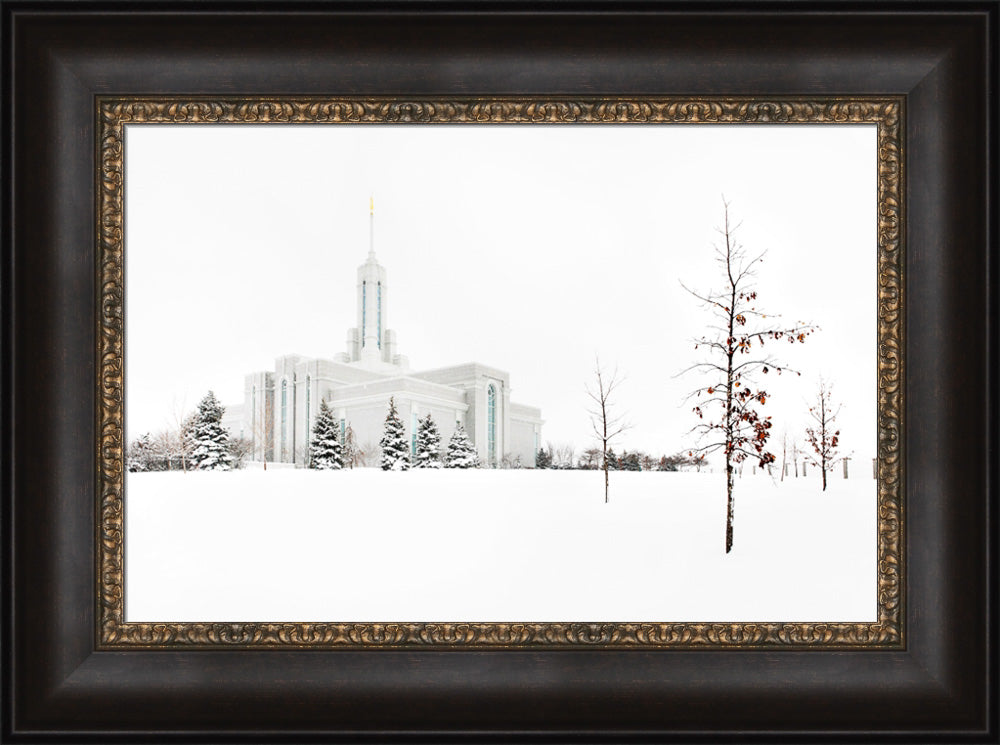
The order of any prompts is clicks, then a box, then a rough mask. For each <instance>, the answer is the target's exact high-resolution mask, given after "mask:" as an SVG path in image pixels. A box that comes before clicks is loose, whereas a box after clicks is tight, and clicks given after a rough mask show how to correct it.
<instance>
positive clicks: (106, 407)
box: [95, 97, 905, 649]
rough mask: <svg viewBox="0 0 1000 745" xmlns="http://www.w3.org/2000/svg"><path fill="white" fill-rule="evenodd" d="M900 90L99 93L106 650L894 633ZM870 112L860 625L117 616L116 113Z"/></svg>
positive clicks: (834, 644) (898, 642)
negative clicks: (870, 410)
mask: <svg viewBox="0 0 1000 745" xmlns="http://www.w3.org/2000/svg"><path fill="white" fill-rule="evenodd" d="M903 114H904V112H903V99H902V98H901V97H879V98H871V97H853V98H826V97H821V98H809V99H790V98H774V99H764V98H755V99H739V98H721V97H720V98H698V99H687V98H647V99H635V98H630V99H615V98H572V99H560V98H447V99H445V98H441V99H427V100H409V99H393V98H344V99H340V98H338V99H328V98H318V97H312V98H296V99H277V98H267V99H264V98H254V99H251V98H227V99H223V98H205V99H195V98H155V99H147V98H121V97H118V98H98V99H97V101H96V117H97V128H96V129H97V134H98V142H97V151H98V152H97V162H98V164H99V169H100V171H99V173H98V174H97V205H96V207H97V218H98V219H97V236H96V240H97V275H98V276H97V286H98V287H99V288H100V290H99V297H98V299H97V300H98V303H99V307H98V310H99V312H98V328H97V329H96V331H97V350H96V352H97V356H98V370H99V380H98V388H99V390H98V397H97V401H98V411H97V423H98V427H99V431H100V437H99V441H98V444H99V449H98V452H97V454H96V456H97V462H96V467H97V485H98V489H97V513H96V514H97V515H98V524H97V526H96V539H97V540H96V556H95V560H96V562H97V586H96V592H97V594H98V596H99V603H98V605H97V608H98V611H97V613H98V618H97V619H96V629H97V644H98V647H100V648H104V649H127V648H177V647H187V648H190V647H215V648H219V647H227V648H232V647H252V648H268V647H270V648H307V647H308V648H330V649H399V648H434V649H454V648H538V649H560V648H563V649H580V648H613V649H629V648H631V649H651V648H657V649H678V648H680V649H691V648H749V649H768V648H770V649H775V648H805V649H830V648H857V649H872V648H880V649H893V648H901V647H903V646H904V645H905V633H904V631H905V630H904V628H903V603H904V591H903V588H904V569H905V567H904V562H903V536H904V510H903V501H902V489H903V472H902V459H901V454H902V452H901V451H902V433H903V399H902V396H903V393H902V391H903V386H902V383H903V365H904V354H903V336H902V335H903V321H902V318H903V316H902V302H903V282H902V267H903V245H904V244H903V228H902V226H903V205H904V200H903V193H902V190H903V157H902V149H903V143H902V132H903ZM143 123H157V124H176V125H178V126H197V125H199V124H222V123H224V124H228V125H230V126H232V125H239V124H264V123H281V124H302V125H315V126H324V125H325V126H363V125H365V124H394V125H398V126H407V125H408V124H436V123H442V124H445V123H446V124H480V125H481V124H506V125H512V124H546V125H551V126H559V125H561V124H576V125H590V126H616V125H617V126H644V125H645V126H655V125H660V126H664V125H672V126H684V125H695V124H699V123H709V124H752V125H756V126H766V125H775V124H809V125H817V126H837V125H850V124H874V125H876V126H877V129H878V154H877V160H878V162H877V169H878V370H877V375H878V402H877V406H878V470H877V477H878V538H877V540H878V620H877V621H876V622H871V623H821V622H819V623H780V622H778V623H742V622H736V623H670V622H663V623H645V622H644V623H586V622H565V623H530V622H525V623H446V622H442V623H342V622H336V621H331V622H328V623H294V622H288V623H271V622H268V623H175V622H170V623H126V622H125V620H124V574H123V555H124V535H123V524H124V447H123V444H124V442H123V436H124V430H123V427H124V411H123V360H124V350H123V343H124V339H123V259H124V256H123V250H124V245H123V219H124V216H123V196H124V180H123V176H124V162H123V136H124V128H125V125H127V124H143Z"/></svg>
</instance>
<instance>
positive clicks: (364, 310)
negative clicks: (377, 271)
mask: <svg viewBox="0 0 1000 745" xmlns="http://www.w3.org/2000/svg"><path fill="white" fill-rule="evenodd" d="M367 335H368V282H366V281H365V280H361V346H362V347H363V346H364V345H365V337H366V336H367Z"/></svg>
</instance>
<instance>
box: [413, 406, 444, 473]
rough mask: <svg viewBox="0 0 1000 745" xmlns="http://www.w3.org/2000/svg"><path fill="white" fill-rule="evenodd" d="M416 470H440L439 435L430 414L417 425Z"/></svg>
mask: <svg viewBox="0 0 1000 745" xmlns="http://www.w3.org/2000/svg"><path fill="white" fill-rule="evenodd" d="M416 461H417V462H416V467H417V468H441V467H442V464H441V435H440V434H438V428H437V425H436V424H435V423H434V420H433V419H432V418H431V415H430V413H428V414H427V416H425V417H424V418H423V419H421V420H420V422H419V424H418V425H417V457H416Z"/></svg>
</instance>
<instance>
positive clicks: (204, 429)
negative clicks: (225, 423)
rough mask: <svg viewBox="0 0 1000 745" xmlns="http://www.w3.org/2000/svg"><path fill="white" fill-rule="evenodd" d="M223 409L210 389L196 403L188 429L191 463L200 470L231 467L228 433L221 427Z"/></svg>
mask: <svg viewBox="0 0 1000 745" xmlns="http://www.w3.org/2000/svg"><path fill="white" fill-rule="evenodd" d="M224 411H225V409H223V407H222V404H220V403H219V399H217V398H216V397H215V394H214V393H212V391H209V392H208V394H207V395H206V396H205V398H203V399H202V400H201V403H199V404H198V411H197V412H196V413H195V415H194V421H193V423H192V426H191V429H190V438H191V443H192V445H193V446H194V447H193V448H192V450H191V464H192V465H193V466H194V467H195V468H198V469H200V470H202V471H228V470H230V469H231V468H232V456H231V455H230V454H229V434H228V433H227V432H226V430H225V429H223V428H222V414H223V412H224Z"/></svg>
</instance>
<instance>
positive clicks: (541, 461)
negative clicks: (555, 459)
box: [535, 448, 552, 468]
mask: <svg viewBox="0 0 1000 745" xmlns="http://www.w3.org/2000/svg"><path fill="white" fill-rule="evenodd" d="M535 468H552V451H551V450H548V451H547V450H546V449H545V448H539V449H538V452H537V453H535Z"/></svg>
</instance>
